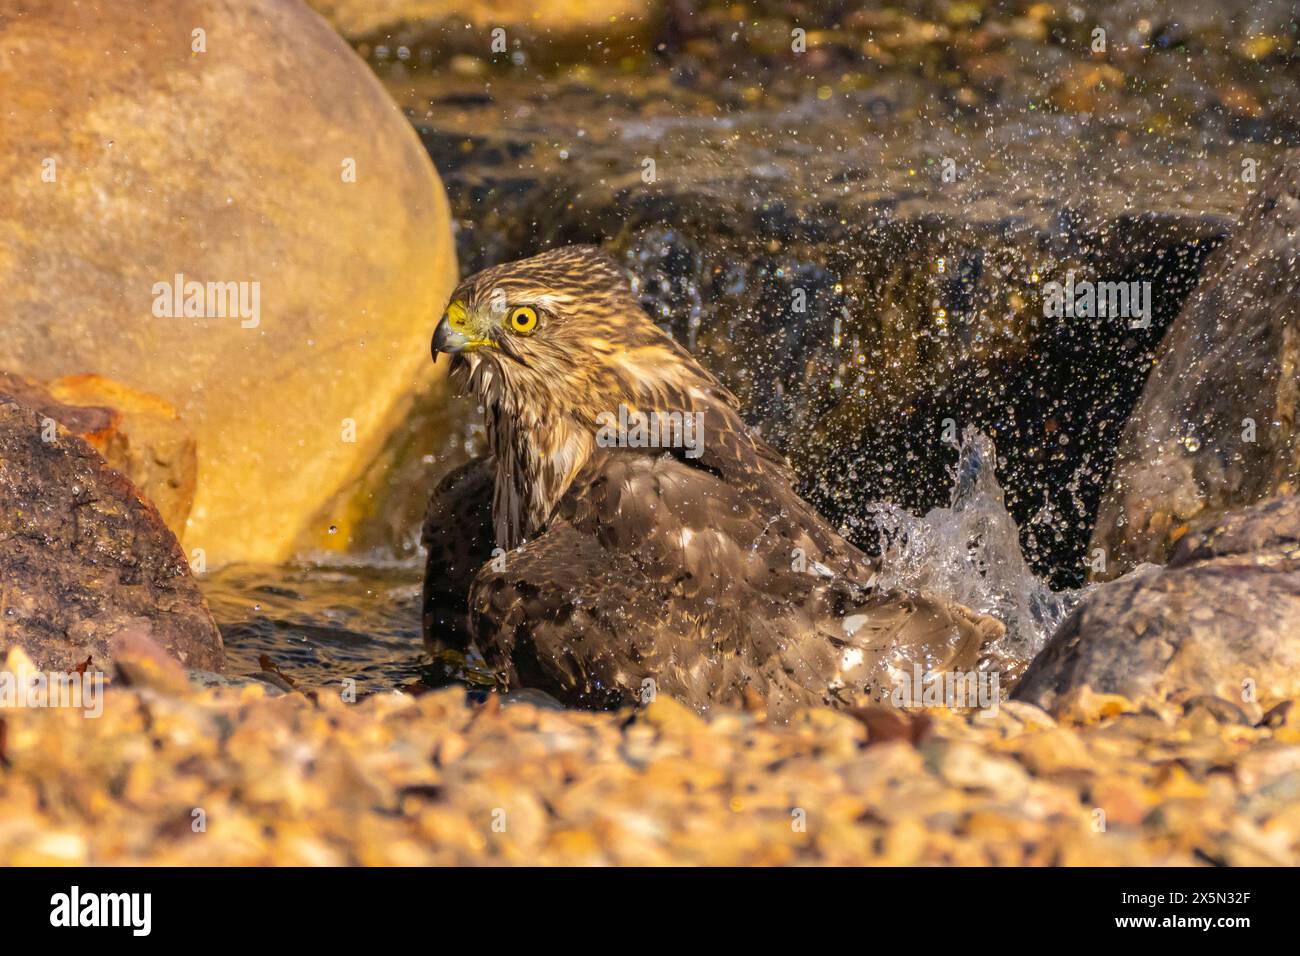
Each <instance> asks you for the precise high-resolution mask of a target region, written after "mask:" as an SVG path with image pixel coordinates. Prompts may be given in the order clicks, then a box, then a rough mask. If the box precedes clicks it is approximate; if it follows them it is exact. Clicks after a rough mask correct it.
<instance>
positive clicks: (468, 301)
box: [433, 246, 743, 548]
mask: <svg viewBox="0 0 1300 956" xmlns="http://www.w3.org/2000/svg"><path fill="white" fill-rule="evenodd" d="M441 352H447V353H450V354H451V355H452V371H453V373H454V374H457V375H458V377H461V378H462V379H463V380H464V381H466V382H467V383H468V387H469V388H470V390H472V391H473V392H474V393H475V394H476V395H477V396H478V398H479V400H480V401H481V402H482V404H483V410H484V417H485V419H486V424H487V431H488V441H489V444H490V446H491V449H492V453H493V455H494V456H495V458H496V465H497V482H496V488H495V493H494V497H493V518H494V523H495V525H496V537H497V544H498V545H499V546H500V547H503V548H513V547H516V546H517V545H519V544H520V543H521V542H522V541H523V540H525V539H526V538H527V537H529V536H531V535H532V534H533V533H535V532H536V531H537V530H539V529H540V528H541V527H542V526H544V525H545V523H546V521H547V519H548V518H549V517H550V514H551V512H552V510H553V509H554V507H555V504H556V503H557V502H558V501H559V499H560V497H561V496H562V495H563V494H564V492H565V491H566V490H567V489H568V487H569V484H570V483H571V482H572V480H573V478H574V476H575V475H577V473H578V471H579V470H580V469H581V468H582V467H583V465H585V464H586V463H587V461H588V460H589V459H590V457H591V455H592V453H593V451H594V450H595V446H596V434H597V432H598V430H599V428H600V425H599V423H598V419H599V418H601V417H602V414H609V415H617V414H618V411H619V407H620V405H622V406H626V407H627V409H628V411H629V413H630V412H642V413H649V412H660V413H664V412H674V411H676V412H683V413H684V412H688V411H692V412H694V411H699V412H704V413H706V415H712V416H713V417H714V418H715V421H714V422H709V421H708V419H707V418H706V419H705V424H704V427H705V429H706V430H707V429H708V428H709V427H710V425H711V424H712V425H717V426H722V425H723V424H724V422H723V421H722V420H721V419H722V418H726V419H727V421H726V423H725V424H726V425H727V426H728V427H739V428H741V429H743V425H742V424H741V423H740V422H739V418H738V417H737V415H736V412H735V407H736V399H735V397H734V396H733V395H732V394H731V393H730V392H728V391H727V390H726V389H725V388H723V387H722V386H721V385H720V384H719V383H718V382H717V380H716V379H714V377H713V376H712V375H710V374H709V373H708V372H707V371H705V370H704V369H703V368H702V367H701V366H700V365H699V363H697V362H696V361H695V360H694V359H693V358H692V357H691V355H690V353H689V352H687V351H686V350H685V349H684V348H682V347H681V346H679V345H678V344H677V343H676V342H674V341H673V340H672V338H671V337H669V336H668V335H667V334H666V333H665V332H664V331H663V330H661V329H660V328H659V327H658V326H657V325H656V324H655V323H654V322H653V321H651V319H650V317H649V316H648V315H646V314H645V312H644V311H642V309H641V307H640V305H639V303H638V302H637V300H636V298H635V297H634V296H633V294H632V290H631V288H630V286H629V284H628V281H627V277H626V275H625V274H624V273H623V271H622V270H621V269H620V268H619V267H618V265H617V264H616V263H615V262H614V260H613V259H611V258H610V257H609V256H608V255H606V254H605V253H604V252H602V251H601V250H599V249H597V248H595V247H594V246H568V247H564V248H560V249H555V250H552V251H550V252H545V253H543V254H541V255H539V256H534V257H533V258H531V259H523V260H521V261H519V262H512V263H507V264H505V265H499V266H493V267H491V268H489V269H484V270H483V271H482V272H479V273H477V274H476V275H473V276H470V277H469V278H468V279H466V280H465V281H464V282H462V283H461V284H460V285H459V286H458V287H457V288H456V291H455V292H454V293H452V300H451V303H450V304H449V305H448V307H447V312H446V314H445V315H444V316H443V317H442V320H441V321H440V322H439V323H438V328H437V331H436V332H435V333H434V337H433V355H434V360H435V361H436V360H437V357H438V354H439V353H441Z"/></svg>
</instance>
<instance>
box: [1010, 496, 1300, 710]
mask: <svg viewBox="0 0 1300 956" xmlns="http://www.w3.org/2000/svg"><path fill="white" fill-rule="evenodd" d="M1085 687H1086V688H1089V689H1090V690H1091V691H1093V692H1096V693H1102V694H1120V695H1122V696H1124V697H1127V698H1130V699H1132V700H1143V699H1147V700H1150V699H1157V700H1169V699H1181V700H1184V701H1185V702H1186V705H1187V706H1188V708H1192V707H1196V706H1202V705H1205V706H1209V707H1210V709H1211V711H1212V713H1214V714H1215V716H1216V719H1220V720H1224V719H1229V718H1230V717H1231V711H1232V709H1233V708H1239V709H1240V710H1242V711H1243V712H1244V713H1245V714H1246V715H1248V716H1249V717H1250V719H1251V720H1252V721H1257V720H1259V718H1260V717H1261V716H1262V714H1263V708H1264V707H1269V706H1271V705H1273V704H1275V703H1277V702H1279V701H1282V700H1286V699H1290V698H1295V697H1297V696H1300V498H1297V497H1295V496H1285V497H1280V498H1274V499H1271V500H1269V501H1266V502H1263V503H1261V504H1258V505H1255V506H1253V507H1250V508H1247V509H1244V510H1240V511H1235V512H1232V513H1230V514H1226V515H1223V516H1221V517H1220V518H1219V519H1218V520H1210V519H1209V518H1207V519H1203V520H1202V521H1201V522H1199V523H1198V524H1197V525H1196V527H1194V528H1193V529H1192V530H1191V531H1189V532H1188V534H1187V535H1186V536H1184V537H1183V538H1182V540H1180V541H1179V542H1178V544H1177V546H1176V547H1175V548H1174V552H1173V555H1172V557H1171V559H1170V562H1169V565H1168V566H1167V567H1164V568H1160V567H1157V566H1155V565H1145V566H1143V567H1141V568H1138V569H1137V570H1135V571H1132V572H1130V573H1129V574H1127V575H1125V576H1124V577H1122V578H1120V579H1118V580H1116V581H1112V582H1110V583H1107V584H1103V585H1100V586H1098V588H1097V589H1096V590H1095V591H1093V592H1092V593H1091V594H1090V595H1089V596H1088V597H1086V598H1085V599H1084V600H1083V602H1082V604H1080V606H1079V607H1078V608H1076V609H1075V610H1074V612H1073V613H1072V614H1071V615H1070V616H1069V617H1068V618H1067V619H1066V621H1065V623H1063V624H1062V625H1061V627H1060V629H1059V630H1058V631H1057V633H1056V635H1055V636H1054V637H1053V638H1052V639H1051V641H1049V642H1048V645H1047V647H1046V648H1045V649H1044V650H1043V651H1042V653H1040V654H1039V655H1038V656H1037V657H1036V658H1034V661H1033V663H1031V664H1030V666H1029V669H1028V670H1027V671H1026V672H1025V675H1024V678H1023V679H1022V680H1021V682H1020V684H1019V685H1018V686H1017V687H1016V690H1015V693H1014V695H1013V696H1014V697H1015V698H1016V699H1018V700H1025V701H1029V702H1030V703H1034V704H1037V705H1038V706H1040V707H1043V708H1044V709H1047V710H1052V709H1053V708H1054V707H1055V706H1056V705H1058V704H1060V703H1061V702H1062V701H1063V700H1064V699H1065V698H1066V697H1067V695H1070V694H1071V693H1073V692H1075V691H1079V690H1081V689H1083V688H1085ZM1216 697H1217V698H1222V700H1221V701H1219V702H1218V703H1217V704H1215V705H1207V704H1206V701H1207V699H1208V698H1216ZM1197 701H1199V702H1200V703H1197ZM1227 705H1231V706H1230V707H1227ZM1225 708H1226V709H1225Z"/></svg>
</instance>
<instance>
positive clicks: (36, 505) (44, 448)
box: [0, 395, 223, 670]
mask: <svg viewBox="0 0 1300 956" xmlns="http://www.w3.org/2000/svg"><path fill="white" fill-rule="evenodd" d="M114 642H118V645H119V646H123V642H126V645H125V646H130V647H147V646H150V645H154V646H158V647H161V648H163V649H164V650H165V651H166V652H167V653H168V654H170V655H172V656H173V657H175V658H176V659H177V660H178V661H180V662H181V663H182V664H184V665H186V666H187V667H198V668H204V669H207V670H220V669H221V668H222V665H223V649H222V643H221V636H220V634H219V633H218V632H217V628H216V625H215V624H214V623H213V621H212V616H211V615H210V614H209V613H208V609H207V605H206V604H205V603H204V601H203V596H202V595H201V594H200V592H199V589H198V586H197V585H196V584H195V582H194V581H193V579H192V578H191V577H190V573H189V567H188V565H187V564H186V562H185V558H184V555H183V554H182V553H181V549H180V546H179V545H178V544H177V542H176V538H175V536H174V535H173V534H172V533H171V531H169V530H168V529H167V526H166V525H165V524H164V523H163V521H162V519H161V517H160V516H159V514H158V511H157V509H155V508H154V507H153V505H151V504H149V503H148V502H147V501H146V500H145V499H144V498H143V497H142V496H141V494H140V493H139V491H137V490H136V489H135V488H134V487H133V486H132V485H131V483H130V482H129V481H128V480H127V479H126V478H125V477H123V476H122V475H121V474H120V473H119V472H117V471H115V470H113V469H112V468H110V467H108V465H107V464H106V463H105V461H104V459H103V458H101V457H100V455H99V454H98V453H97V452H95V450H94V449H92V448H91V447H90V446H89V445H88V444H86V442H84V441H82V440H81V439H80V438H78V437H76V436H75V435H73V434H72V433H71V432H69V431H68V430H67V429H65V428H63V427H61V426H54V427H51V426H50V419H49V418H48V417H47V416H45V415H43V414H41V413H40V412H37V411H35V410H34V409H32V408H30V407H28V406H26V405H24V404H22V403H21V402H20V401H18V400H15V399H14V398H13V397H11V396H5V395H0V652H3V651H5V650H8V649H9V648H12V647H21V648H22V649H23V650H24V651H25V652H26V653H27V654H28V655H29V656H30V657H31V659H32V660H33V661H34V662H35V664H36V666H37V667H38V668H42V669H57V670H72V669H75V668H77V667H78V666H81V665H83V664H86V662H87V659H89V660H90V664H89V665H87V666H90V667H92V668H94V669H101V670H102V669H106V668H107V667H108V666H109V664H110V662H111V661H112V659H113V648H114Z"/></svg>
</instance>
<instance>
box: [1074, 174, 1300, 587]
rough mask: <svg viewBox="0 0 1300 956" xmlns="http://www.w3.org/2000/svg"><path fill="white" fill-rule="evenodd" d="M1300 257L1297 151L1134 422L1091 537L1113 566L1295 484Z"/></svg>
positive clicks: (1188, 310) (1164, 349) (1216, 264)
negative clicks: (1200, 521)
mask: <svg viewBox="0 0 1300 956" xmlns="http://www.w3.org/2000/svg"><path fill="white" fill-rule="evenodd" d="M1298 256H1300V153H1296V152H1292V153H1291V154H1290V155H1289V158H1288V160H1287V162H1286V163H1285V164H1284V165H1283V166H1282V168H1280V169H1279V170H1278V171H1277V172H1276V174H1275V175H1273V176H1272V177H1271V178H1270V179H1268V181H1267V182H1266V183H1265V184H1264V185H1263V187H1262V188H1261V189H1260V192H1259V194H1258V195H1256V197H1255V198H1254V200H1253V201H1252V202H1251V204H1250V206H1249V207H1248V208H1247V210H1246V212H1245V214H1244V216H1243V217H1242V225H1241V226H1240V227H1239V228H1238V229H1237V230H1236V231H1235V232H1234V234H1233V236H1232V238H1231V240H1230V241H1229V242H1228V243H1227V244H1225V245H1224V246H1222V247H1220V248H1219V249H1218V250H1217V251H1216V252H1215V253H1214V254H1213V256H1212V257H1211V259H1210V260H1209V261H1208V262H1207V264H1206V267H1205V272H1204V274H1203V277H1202V279H1201V281H1200V284H1199V285H1198V286H1197V288H1196V291H1195V292H1194V293H1193V295H1192V296H1191V298H1189V299H1188V301H1187V302H1186V304H1185V305H1184V307H1183V309H1182V311H1181V312H1180V313H1179V315H1178V317H1177V319H1175V320H1174V323H1173V325H1172V326H1170V329H1169V332H1168V334H1167V335H1166V337H1165V340H1164V342H1163V343H1162V345H1161V348H1160V352H1159V354H1158V357H1157V361H1158V363H1159V364H1158V365H1157V367H1156V369H1155V371H1154V372H1153V373H1152V374H1151V377H1150V378H1149V379H1148V380H1147V383H1146V387H1145V389H1144V390H1143V393H1142V398H1141V400H1140V401H1139V403H1138V405H1137V407H1136V408H1135V409H1134V411H1133V414H1132V416H1131V417H1130V418H1129V421H1128V424H1127V425H1126V426H1125V429H1124V434H1123V437H1122V439H1121V441H1120V450H1119V454H1118V457H1117V459H1116V463H1115V467H1114V470H1113V472H1112V480H1111V483H1110V486H1109V489H1108V492H1107V494H1106V497H1105V498H1104V500H1103V502H1102V504H1101V508H1100V511H1099V512H1098V516H1097V525H1096V527H1095V529H1094V531H1093V538H1092V547H1093V548H1094V549H1095V548H1101V549H1104V550H1105V551H1106V552H1107V554H1108V556H1109V558H1110V560H1109V561H1108V562H1107V573H1108V574H1111V575H1114V574H1119V573H1122V572H1124V571H1127V570H1128V569H1129V568H1131V567H1133V566H1135V565H1136V564H1138V563H1140V562H1142V561H1155V562H1163V561H1164V560H1165V559H1166V558H1167V557H1168V556H1169V554H1170V552H1171V548H1172V547H1173V545H1174V543H1175V542H1176V541H1177V540H1178V538H1179V536H1180V535H1181V534H1182V533H1184V531H1185V530H1186V527H1187V522H1188V521H1189V520H1190V519H1192V518H1195V517H1197V516H1198V515H1201V514H1202V513H1206V512H1208V513H1211V514H1213V513H1220V512H1223V511H1226V510H1228V509H1230V508H1235V507H1240V506H1242V505H1247V504H1251V503H1252V502H1255V501H1259V500H1261V499H1263V498H1266V497H1269V496H1271V495H1276V494H1288V493H1290V492H1292V491H1294V490H1295V489H1296V487H1297V485H1296V481H1297V477H1300V437H1298V435H1297V431H1296V427H1295V421H1296V414H1297V396H1298V395H1300V374H1298V370H1300V324H1298V323H1297V316H1298V315H1300V313H1297V302H1298V301H1300V262H1298V261H1297V257H1298Z"/></svg>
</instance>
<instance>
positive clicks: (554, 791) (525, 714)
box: [0, 652, 1300, 865]
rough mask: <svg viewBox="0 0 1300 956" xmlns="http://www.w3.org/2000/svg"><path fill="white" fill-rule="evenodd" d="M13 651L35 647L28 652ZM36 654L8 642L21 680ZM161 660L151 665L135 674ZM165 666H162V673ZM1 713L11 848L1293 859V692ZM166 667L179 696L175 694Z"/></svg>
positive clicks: (90, 853)
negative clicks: (1044, 700) (1238, 703)
mask: <svg viewBox="0 0 1300 956" xmlns="http://www.w3.org/2000/svg"><path fill="white" fill-rule="evenodd" d="M16 653H17V654H21V652H16ZM28 666H29V665H28V664H27V662H25V661H23V660H21V659H16V656H15V654H11V655H10V659H9V660H8V661H6V662H5V669H6V670H8V671H9V672H11V673H22V672H23V671H24V669H25V668H26V667H28ZM142 676H143V677H145V678H148V677H149V675H148V674H147V673H144V672H143V671H142V672H140V673H138V674H137V675H136V680H137V683H138V682H139V680H140V678H141V677H142ZM155 676H156V675H155ZM153 683H154V684H155V686H134V687H127V686H124V685H123V682H122V679H121V678H120V677H119V679H118V681H117V683H116V685H113V686H109V687H108V688H107V689H106V690H105V696H104V701H103V703H104V708H103V715H102V716H101V717H99V718H96V719H89V718H86V717H83V716H82V714H81V712H80V711H78V710H72V709H61V710H34V709H19V708H8V709H3V710H0V863H3V864H7V865H15V864H16V865H24V864H27V865H34V864H62V863H67V864H132V863H134V864H186V865H189V864H221V865H226V864H253V865H259V864H289V865H316V864H325V865H336V864H340V865H341V864H367V865H375V864H377V865H409V864H721V865H728V864H740V865H748V864H808V863H827V864H905V865H906V864H1035V865H1036V864H1075V865H1077V864H1085V865H1086V864H1150V863H1154V864H1164V863H1169V864H1196V863H1211V864H1213V863H1226V864H1236V865H1276V864H1294V863H1296V862H1297V858H1298V856H1300V705H1294V702H1290V703H1284V704H1282V705H1280V706H1278V707H1275V708H1273V710H1271V711H1270V712H1269V714H1268V716H1266V717H1265V719H1264V721H1262V722H1261V725H1260V726H1251V725H1249V723H1247V722H1244V718H1242V717H1241V716H1240V713H1239V711H1238V710H1237V709H1236V708H1235V707H1234V706H1233V705H1232V704H1231V703H1229V702H1226V701H1223V700H1220V699H1217V698H1213V699H1204V698H1202V699H1199V700H1195V701H1192V702H1190V703H1189V704H1187V705H1186V706H1183V707H1171V709H1169V710H1168V711H1167V712H1156V711H1154V710H1141V709H1137V708H1135V707H1134V705H1133V704H1131V703H1130V702H1128V701H1126V700H1124V699H1123V698H1117V697H1109V696H1108V697H1098V696H1095V695H1091V694H1090V693H1088V692H1085V693H1083V694H1076V695H1075V696H1074V697H1072V698H1071V699H1069V700H1067V701H1065V702H1063V703H1062V705H1061V707H1060V708H1059V711H1058V718H1057V719H1053V718H1052V717H1049V716H1048V715H1047V714H1046V713H1044V712H1043V711H1041V710H1038V709H1037V708H1035V707H1033V706H1031V705H1028V704H1023V703H1015V702H1013V703H1008V704H1004V705H1003V706H1002V707H1001V708H1000V710H999V712H998V713H997V715H996V716H993V717H987V716H978V715H959V714H954V713H951V712H948V711H927V712H925V713H924V714H903V713H901V712H899V711H896V710H893V709H892V708H888V707H872V708H868V709H865V710H861V711H857V712H837V711H831V710H813V711H806V712H803V713H801V714H800V715H798V716H797V717H796V718H795V719H794V720H792V721H791V722H790V723H789V724H788V725H785V726H780V727H776V726H769V725H766V724H764V723H763V722H762V720H761V719H760V717H759V716H758V715H754V714H747V713H727V714H719V715H716V716H714V717H713V718H712V719H710V720H702V719H700V718H698V717H696V716H695V715H694V714H693V712H690V711H688V710H686V709H685V708H684V707H683V706H682V705H680V704H678V703H676V702H674V701H672V700H670V699H667V698H662V697H661V698H660V699H658V700H656V701H655V702H654V703H653V704H651V705H650V706H649V707H647V708H644V709H642V710H640V711H637V712H631V711H624V712H619V713H581V712H571V711H558V710H552V709H545V708H539V707H536V706H533V705H531V704H527V703H503V702H502V700H501V699H499V698H495V697H493V698H489V700H488V701H487V703H485V704H474V703H469V702H467V701H466V696H465V693H464V691H463V690H461V689H458V688H446V689H443V690H439V691H434V692H430V693H426V694H424V695H423V696H420V697H412V696H409V695H405V694H401V693H389V694H381V695H375V696H372V697H369V698H366V699H364V700H362V701H360V702H358V703H347V702H345V701H343V700H341V699H340V698H339V697H337V696H335V695H333V694H325V693H314V694H312V695H307V696H304V695H302V694H299V693H296V692H295V693H289V694H280V693H279V692H278V691H276V690H275V689H274V688H263V687H262V686H260V685H250V686H245V687H212V688H205V689H198V688H193V687H184V686H177V684H176V682H175V681H174V680H170V681H169V679H167V678H166V677H159V678H158V679H157V680H156V681H154V682H153ZM168 687H170V689H167V688H168Z"/></svg>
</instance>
